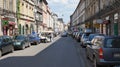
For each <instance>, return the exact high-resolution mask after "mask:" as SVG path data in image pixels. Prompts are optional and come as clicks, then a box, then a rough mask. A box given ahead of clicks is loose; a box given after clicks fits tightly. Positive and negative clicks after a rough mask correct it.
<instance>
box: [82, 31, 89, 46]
mask: <svg viewBox="0 0 120 67" xmlns="http://www.w3.org/2000/svg"><path fill="white" fill-rule="evenodd" d="M90 34H91V33H83V34H82V37H81V46H82V47H84V48H85V47H86V45H84V44H85V43H86V41H88V36H89V35H90Z"/></svg>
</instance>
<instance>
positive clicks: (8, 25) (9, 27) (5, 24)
mask: <svg viewBox="0 0 120 67" xmlns="http://www.w3.org/2000/svg"><path fill="white" fill-rule="evenodd" d="M9 19H10V18H2V20H1V25H2V31H3V35H9V36H13V35H14V33H15V25H16V23H15V22H14V21H9ZM13 19H14V18H13Z"/></svg>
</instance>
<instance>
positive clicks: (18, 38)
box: [15, 36, 25, 40]
mask: <svg viewBox="0 0 120 67" xmlns="http://www.w3.org/2000/svg"><path fill="white" fill-rule="evenodd" d="M15 39H16V40H23V39H25V37H24V36H16V37H15Z"/></svg>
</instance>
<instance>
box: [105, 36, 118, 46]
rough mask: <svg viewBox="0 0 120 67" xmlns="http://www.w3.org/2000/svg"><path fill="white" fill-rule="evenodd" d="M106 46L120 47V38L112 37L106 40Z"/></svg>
mask: <svg viewBox="0 0 120 67" xmlns="http://www.w3.org/2000/svg"><path fill="white" fill-rule="evenodd" d="M105 47H107V48H120V38H119V39H118V38H111V39H107V40H106V44H105Z"/></svg>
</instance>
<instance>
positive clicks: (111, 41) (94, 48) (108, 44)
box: [86, 36, 120, 67]
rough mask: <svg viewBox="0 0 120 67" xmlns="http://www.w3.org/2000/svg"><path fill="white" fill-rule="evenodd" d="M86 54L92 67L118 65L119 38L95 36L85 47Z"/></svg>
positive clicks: (119, 62) (119, 60)
mask: <svg viewBox="0 0 120 67" xmlns="http://www.w3.org/2000/svg"><path fill="white" fill-rule="evenodd" d="M86 54H87V57H88V58H89V59H90V60H92V61H93V62H94V63H93V64H94V67H102V66H105V67H106V66H111V67H113V66H114V65H119V64H120V37H116V36H96V37H94V38H93V40H92V41H91V43H89V45H87V47H86Z"/></svg>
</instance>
